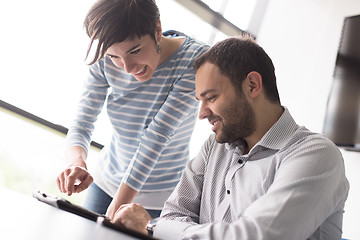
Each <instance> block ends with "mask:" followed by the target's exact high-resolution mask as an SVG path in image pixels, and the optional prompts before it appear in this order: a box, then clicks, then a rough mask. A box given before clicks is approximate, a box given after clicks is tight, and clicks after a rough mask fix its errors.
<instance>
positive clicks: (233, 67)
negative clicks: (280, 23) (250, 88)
mask: <svg viewBox="0 0 360 240" xmlns="http://www.w3.org/2000/svg"><path fill="white" fill-rule="evenodd" d="M205 62H210V63H213V64H215V65H217V66H218V67H219V69H220V72H221V73H222V74H224V75H225V76H227V77H228V78H229V79H230V81H231V82H232V84H233V85H234V87H235V88H236V89H237V90H240V91H241V90H242V82H243V81H244V80H245V79H246V77H247V75H248V74H249V73H250V72H252V71H255V72H258V73H259V74H260V75H261V77H262V80H263V87H264V92H265V97H266V98H267V99H268V100H269V101H271V102H276V103H280V97H279V93H278V89H277V86H276V76H275V68H274V65H273V63H272V61H271V59H270V57H269V56H268V55H267V54H266V52H265V51H264V49H263V48H262V47H260V46H259V45H258V44H257V43H256V42H255V40H254V39H253V38H252V37H251V36H250V35H248V34H244V35H241V36H238V37H231V38H228V39H225V40H223V41H220V42H218V43H216V44H215V45H214V46H213V47H211V48H210V49H209V50H208V51H207V52H205V53H204V54H203V55H202V56H200V57H199V58H198V59H197V60H196V61H195V63H194V68H195V69H196V70H197V69H199V68H200V66H201V65H202V64H204V63H205Z"/></svg>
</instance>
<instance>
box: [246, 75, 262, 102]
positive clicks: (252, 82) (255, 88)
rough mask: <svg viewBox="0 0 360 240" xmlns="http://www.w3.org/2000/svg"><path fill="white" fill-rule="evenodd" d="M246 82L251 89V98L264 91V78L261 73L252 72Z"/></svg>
mask: <svg viewBox="0 0 360 240" xmlns="http://www.w3.org/2000/svg"><path fill="white" fill-rule="evenodd" d="M246 81H247V84H248V89H249V97H251V98H255V97H257V96H258V95H259V94H260V93H261V91H262V77H261V75H260V73H258V72H255V71H252V72H250V73H249V74H248V75H247V77H246Z"/></svg>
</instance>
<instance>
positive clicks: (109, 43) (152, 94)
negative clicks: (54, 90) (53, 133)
mask: <svg viewBox="0 0 360 240" xmlns="http://www.w3.org/2000/svg"><path fill="white" fill-rule="evenodd" d="M159 16H160V15H159V11H158V8H157V6H156V3H155V1H153V0H143V1H136V0H99V1H97V2H96V3H95V4H94V6H93V7H92V8H91V9H90V11H89V13H88V14H87V16H86V19H85V23H84V26H85V28H86V31H87V34H88V35H89V37H90V46H89V49H88V54H87V57H88V56H89V52H90V50H91V48H92V46H93V45H95V42H96V44H97V46H96V49H95V54H94V58H93V60H92V61H91V63H90V65H91V66H90V76H89V78H88V79H87V81H86V84H85V91H84V92H83V94H82V98H81V100H80V104H79V108H78V114H77V117H76V118H75V121H74V124H73V125H72V126H71V128H70V129H69V132H68V136H67V141H68V145H69V148H68V150H67V154H66V156H67V159H68V160H70V162H71V164H70V166H69V167H68V168H66V169H65V170H64V171H63V172H62V173H61V174H60V175H59V176H58V178H57V183H58V187H59V189H60V190H61V192H64V193H67V194H68V195H71V194H72V193H78V192H81V191H83V190H84V189H86V188H88V187H89V186H90V184H91V186H90V188H89V189H88V194H87V197H86V199H85V204H84V205H85V207H86V208H88V209H90V210H93V211H96V212H98V213H100V214H104V213H106V215H107V216H108V217H110V218H112V217H113V216H114V214H115V212H116V211H117V209H118V208H119V207H120V206H121V205H122V204H126V203H130V202H136V203H140V204H142V205H143V206H145V208H146V209H147V210H148V211H149V213H150V215H152V216H153V217H156V216H158V215H160V212H161V209H162V207H163V203H164V201H165V200H166V199H167V197H168V196H169V195H170V193H171V192H172V190H173V189H174V187H175V185H176V184H177V182H178V181H179V178H180V175H181V173H182V170H183V168H184V166H185V164H186V162H187V161H188V159H189V142H190V137H191V134H192V132H193V128H194V125H195V120H196V115H197V105H198V103H197V101H196V100H195V71H194V70H193V67H192V65H193V61H194V59H195V58H197V57H198V56H199V55H201V54H202V53H203V52H204V51H206V50H207V48H208V46H206V45H205V44H203V43H201V42H199V41H197V40H195V39H192V38H190V37H188V36H185V35H184V36H179V35H181V34H179V33H177V32H173V33H171V34H170V35H163V34H162V28H161V22H160V18H159ZM105 101H106V105H107V113H108V116H109V119H110V121H111V124H112V127H113V135H112V139H111V142H110V143H109V144H108V145H106V146H105V147H104V148H103V149H102V151H101V153H100V159H99V161H97V167H96V169H95V171H94V172H92V173H91V174H90V173H89V172H88V170H87V166H86V162H85V160H86V157H87V151H88V148H89V144H90V141H91V133H92V131H93V129H94V122H95V121H96V119H97V116H98V114H99V113H100V111H101V109H102V107H103V105H104V103H105ZM93 179H94V183H92V182H93Z"/></svg>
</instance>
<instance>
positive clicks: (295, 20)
mask: <svg viewBox="0 0 360 240" xmlns="http://www.w3.org/2000/svg"><path fill="white" fill-rule="evenodd" d="M359 14H360V1H359V0H301V1H299V0H298V1H297V0H270V3H269V6H268V9H267V11H266V15H265V17H264V22H263V24H262V26H261V29H260V32H259V35H258V38H257V40H258V42H259V43H260V45H261V46H263V48H264V49H265V51H267V53H268V54H269V55H270V57H271V58H272V59H273V62H274V65H275V68H276V75H277V78H278V88H279V92H280V98H281V101H282V104H283V105H285V106H287V107H288V108H289V110H290V112H291V114H292V115H293V117H294V118H295V119H296V121H297V122H298V124H300V125H305V126H306V127H307V128H309V129H310V130H312V131H316V132H322V127H323V121H324V116H325V109H326V102H327V99H328V94H329V91H330V87H331V84H332V76H333V70H334V65H335V59H336V54H337V50H338V45H339V41H340V36H341V29H342V26H343V20H344V18H345V17H347V16H353V15H359ZM359 31H360V29H359ZM359 44H360V43H359ZM342 152H343V156H344V159H345V165H346V171H347V177H348V180H349V182H350V186H351V189H350V194H349V198H348V201H347V204H346V208H345V215H344V228H343V231H344V235H343V237H344V238H350V239H360V228H359V227H358V226H359V224H358V222H359V219H358V218H359V217H360V207H359V204H360V174H359V173H360V153H354V152H346V151H342Z"/></svg>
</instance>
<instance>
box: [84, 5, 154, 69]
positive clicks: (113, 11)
mask: <svg viewBox="0 0 360 240" xmlns="http://www.w3.org/2000/svg"><path fill="white" fill-rule="evenodd" d="M159 19H160V13H159V9H158V7H157V5H156V3H155V0H98V1H97V2H96V3H95V4H94V5H93V6H92V7H91V9H90V10H89V12H88V14H87V15H86V18H85V21H84V27H85V29H86V33H87V35H88V36H89V37H90V44H89V47H88V51H87V54H86V58H87V57H88V56H89V53H90V50H91V47H92V45H93V43H94V41H95V40H97V41H98V43H97V47H96V51H95V56H94V58H93V60H92V61H91V62H90V65H91V64H93V63H95V62H97V61H98V60H100V59H101V58H102V57H103V56H104V55H105V53H106V51H107V49H108V48H109V47H110V46H111V45H113V44H114V43H119V42H122V41H124V40H127V39H130V40H133V39H135V38H136V37H142V36H145V35H148V34H149V35H150V36H152V37H153V38H154V40H155V35H154V34H155V30H156V25H157V23H158V20H159Z"/></svg>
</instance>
